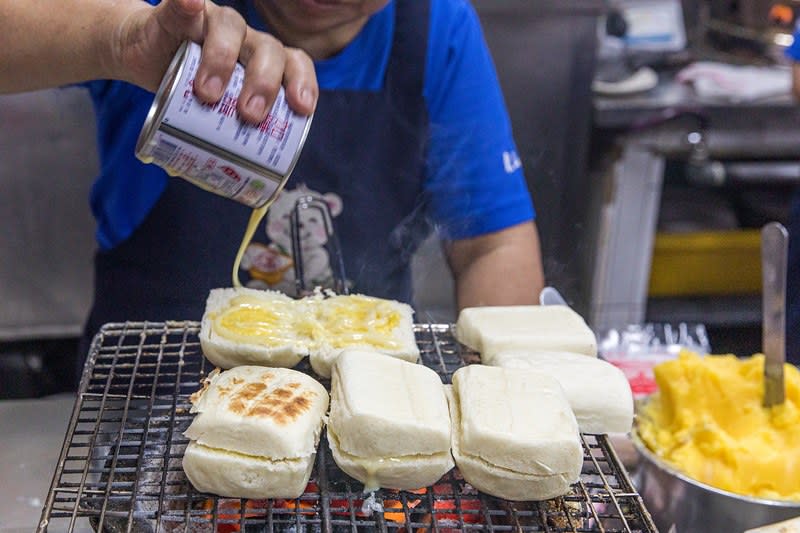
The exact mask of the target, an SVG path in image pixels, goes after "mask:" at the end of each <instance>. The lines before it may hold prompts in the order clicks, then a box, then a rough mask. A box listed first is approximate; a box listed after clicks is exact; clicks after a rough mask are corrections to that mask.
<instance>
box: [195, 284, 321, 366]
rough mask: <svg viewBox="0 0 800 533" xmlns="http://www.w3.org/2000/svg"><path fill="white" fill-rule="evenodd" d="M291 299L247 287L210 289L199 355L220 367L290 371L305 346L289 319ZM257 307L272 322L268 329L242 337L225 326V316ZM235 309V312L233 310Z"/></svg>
mask: <svg viewBox="0 0 800 533" xmlns="http://www.w3.org/2000/svg"><path fill="white" fill-rule="evenodd" d="M293 304H294V300H292V299H291V298H289V297H288V296H286V295H285V294H283V293H280V292H276V291H264V290H257V289H248V288H224V289H212V290H211V292H210V293H209V295H208V298H207V300H206V309H205V313H203V318H202V321H201V323H200V346H201V348H202V350H203V354H204V355H205V356H206V358H207V359H208V360H209V361H211V362H212V363H213V364H214V365H216V366H218V367H220V368H233V367H235V366H240V365H261V366H273V367H286V368H290V367H293V366H295V365H296V364H297V363H299V362H300V361H301V360H302V359H303V357H305V356H306V355H308V345H307V344H306V343H304V342H298V338H297V334H296V331H295V321H294V318H293V314H292V313H293V309H294V307H293ZM247 306H251V307H252V306H261V307H263V309H264V312H266V313H270V314H271V316H273V317H274V321H273V322H272V323H271V324H270V328H269V330H268V331H267V330H260V331H256V330H255V329H253V331H252V334H249V335H242V334H239V333H237V332H234V331H232V330H231V329H230V328H229V327H226V320H225V318H226V316H227V317H229V318H231V317H233V316H234V315H232V314H227V315H226V313H231V312H237V313H238V312H243V311H242V310H244V309H246V307H247ZM237 308H238V309H237Z"/></svg>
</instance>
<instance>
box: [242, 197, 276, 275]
mask: <svg viewBox="0 0 800 533" xmlns="http://www.w3.org/2000/svg"><path fill="white" fill-rule="evenodd" d="M274 201H275V197H274V196H273V198H272V199H271V200H270V201H269V202H267V203H266V204H264V205H262V206H261V207H257V208H255V209H253V213H252V214H251V215H250V220H249V221H248V222H247V227H246V228H245V231H244V236H243V237H242V244H240V245H239V251H238V252H236V259H235V260H234V261H233V271H232V272H231V277H232V278H233V286H234V287H236V288H241V287H242V282H241V281H240V280H239V267H240V265H241V264H242V257H244V251H245V250H246V249H247V246H248V245H249V244H250V241H251V240H253V235H254V234H255V232H256V229H257V228H258V225H259V224H260V223H261V221H262V220H263V219H264V216H265V215H266V214H267V210H268V209H269V207H270V206H271V205H272V202H274Z"/></svg>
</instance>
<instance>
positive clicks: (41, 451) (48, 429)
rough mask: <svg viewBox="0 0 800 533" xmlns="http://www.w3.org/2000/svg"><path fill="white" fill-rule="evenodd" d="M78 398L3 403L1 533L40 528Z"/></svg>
mask: <svg viewBox="0 0 800 533" xmlns="http://www.w3.org/2000/svg"><path fill="white" fill-rule="evenodd" d="M74 404H75V395H74V394H59V395H55V396H48V397H46V398H40V399H35V400H3V401H0V435H1V436H0V442H1V443H2V446H0V480H2V481H0V532H2V533H22V532H24V533H29V532H30V531H33V530H34V529H35V528H36V524H37V522H38V519H39V514H40V513H41V510H42V505H44V501H45V498H46V497H47V489H48V487H49V484H50V478H51V477H52V474H53V464H55V462H56V461H57V460H58V456H59V452H60V451H61V445H62V443H63V442H64V434H65V433H66V429H67V423H68V422H69V417H70V413H71V412H72V407H73V405H74Z"/></svg>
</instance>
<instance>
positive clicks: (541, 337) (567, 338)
mask: <svg viewBox="0 0 800 533" xmlns="http://www.w3.org/2000/svg"><path fill="white" fill-rule="evenodd" d="M456 338H457V339H458V341H459V342H461V343H462V344H464V345H466V346H468V347H469V348H472V349H473V350H476V351H478V352H480V354H481V362H482V363H483V364H485V365H490V364H492V358H493V357H494V356H495V354H497V353H499V352H501V351H514V350H528V351H530V350H542V351H565V352H574V353H582V354H586V355H590V356H593V357H596V356H597V339H596V337H595V335H594V333H593V332H592V330H591V329H590V328H589V326H588V325H587V324H586V322H585V321H584V320H583V317H581V316H580V315H579V314H578V313H576V312H575V311H574V310H572V309H571V308H570V307H568V306H566V305H515V306H489V307H468V308H465V309H462V310H461V312H460V313H459V314H458V320H457V321H456Z"/></svg>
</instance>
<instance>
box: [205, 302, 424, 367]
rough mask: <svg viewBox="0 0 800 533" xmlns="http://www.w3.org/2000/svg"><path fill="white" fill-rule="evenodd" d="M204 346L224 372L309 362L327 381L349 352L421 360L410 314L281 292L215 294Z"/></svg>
mask: <svg viewBox="0 0 800 533" xmlns="http://www.w3.org/2000/svg"><path fill="white" fill-rule="evenodd" d="M200 345H201V347H202V349H203V353H204V354H205V356H206V358H208V360H209V361H211V362H212V363H214V364H215V365H217V366H219V367H221V368H233V367H235V366H239V365H262V366H272V367H287V368H290V367H293V366H295V365H297V364H298V363H299V362H300V361H301V360H302V359H303V357H305V356H306V355H310V362H311V367H312V368H313V369H314V371H315V372H316V373H317V374H318V375H320V376H322V377H325V378H329V377H331V365H332V364H333V362H334V361H335V360H336V358H337V357H338V356H339V354H340V353H341V352H342V350H344V349H345V348H363V349H369V350H375V351H378V352H381V353H384V354H386V355H390V356H392V357H397V358H399V359H404V360H406V361H411V362H416V361H417V360H418V359H419V348H418V347H417V342H416V339H415V337H414V323H413V310H412V309H411V306H409V305H407V304H404V303H401V302H397V301H394V300H386V299H382V298H374V297H371V296H364V295H361V294H351V295H340V296H328V295H325V294H322V293H317V294H314V295H312V296H308V297H306V298H302V299H300V300H294V299H292V298H289V297H288V296H286V295H284V294H282V293H279V292H275V291H264V290H256V289H247V288H226V289H213V290H212V291H211V292H210V293H209V296H208V299H207V301H206V311H205V313H204V314H203V320H202V322H201V325H200Z"/></svg>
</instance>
